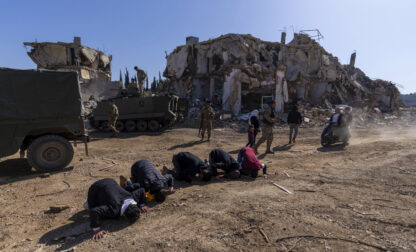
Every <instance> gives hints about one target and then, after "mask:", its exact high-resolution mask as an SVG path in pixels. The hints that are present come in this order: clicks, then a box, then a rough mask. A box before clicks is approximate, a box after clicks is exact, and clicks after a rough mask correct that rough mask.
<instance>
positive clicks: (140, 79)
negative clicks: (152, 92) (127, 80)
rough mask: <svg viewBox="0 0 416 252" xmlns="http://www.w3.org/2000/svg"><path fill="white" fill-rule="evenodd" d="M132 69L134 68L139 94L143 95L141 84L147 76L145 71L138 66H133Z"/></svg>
mask: <svg viewBox="0 0 416 252" xmlns="http://www.w3.org/2000/svg"><path fill="white" fill-rule="evenodd" d="M134 70H136V72H137V82H138V83H137V84H138V86H139V87H138V88H139V95H140V96H143V84H144V81H145V80H146V78H147V74H146V73H145V71H143V70H142V69H140V68H138V67H137V66H135V67H134Z"/></svg>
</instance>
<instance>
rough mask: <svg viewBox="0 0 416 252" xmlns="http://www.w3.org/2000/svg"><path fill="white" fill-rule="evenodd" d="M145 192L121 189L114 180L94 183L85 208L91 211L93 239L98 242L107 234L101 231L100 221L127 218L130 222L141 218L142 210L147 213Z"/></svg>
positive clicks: (140, 189)
mask: <svg viewBox="0 0 416 252" xmlns="http://www.w3.org/2000/svg"><path fill="white" fill-rule="evenodd" d="M145 202H146V198H145V191H144V189H143V188H138V189H136V190H134V191H133V192H132V193H130V192H128V191H126V190H125V189H123V188H121V187H120V186H119V185H118V184H117V182H116V181H115V180H114V179H110V178H106V179H101V180H98V181H96V182H95V183H93V184H92V185H91V186H90V188H89V190H88V199H87V203H86V204H85V208H86V209H87V210H89V215H90V221H91V228H92V229H93V231H94V235H93V237H92V238H93V239H94V240H98V239H101V238H103V236H104V235H105V234H106V232H105V231H104V230H101V229H100V219H102V218H119V217H120V216H126V218H127V219H128V220H129V221H130V222H132V223H133V222H135V221H136V220H137V219H138V218H139V217H140V210H142V211H144V212H146V211H147V210H148V208H147V207H146V205H145Z"/></svg>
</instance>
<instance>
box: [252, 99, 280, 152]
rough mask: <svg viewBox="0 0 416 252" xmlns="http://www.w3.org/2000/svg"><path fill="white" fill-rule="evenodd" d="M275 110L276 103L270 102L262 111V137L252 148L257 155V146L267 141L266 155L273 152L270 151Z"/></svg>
mask: <svg viewBox="0 0 416 252" xmlns="http://www.w3.org/2000/svg"><path fill="white" fill-rule="evenodd" d="M275 108H276V102H275V101H271V102H269V103H268V106H267V107H266V109H265V111H264V116H263V127H262V131H263V133H262V135H261V138H260V140H259V141H258V142H257V144H256V145H255V146H254V151H255V152H256V153H257V149H258V148H259V146H260V145H261V144H262V143H264V142H265V141H266V140H267V150H266V154H273V153H274V152H273V151H272V150H271V149H270V148H271V146H272V142H273V126H274V125H275V124H276V122H277V120H276V115H275V111H274V110H275Z"/></svg>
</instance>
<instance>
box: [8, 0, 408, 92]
mask: <svg viewBox="0 0 416 252" xmlns="http://www.w3.org/2000/svg"><path fill="white" fill-rule="evenodd" d="M415 13H416V1H415V0H396V1H391V0H390V1H387V0H290V1H289V0H288V1H280V0H255V1H254V0H209V1H203V0H152V1H137V0H136V1H123V0H121V1H110V0H100V1H98V0H97V1H79V0H73V1H56V0H43V1H29V0H27V1H23V0H22V1H19V0H14V1H2V2H1V8H0V24H2V25H1V29H0V45H1V47H0V67H10V68H21V69H27V68H35V67H36V65H35V64H34V63H33V62H32V61H31V59H30V58H29V57H28V56H27V55H26V49H25V48H24V46H23V42H31V41H38V42H44V41H51V42H56V41H63V42H71V41H72V40H73V37H74V36H80V37H81V38H82V43H83V44H84V45H86V46H89V47H92V48H96V49H100V50H103V51H104V52H105V53H107V54H112V55H113V62H112V72H113V79H118V77H119V71H120V69H123V70H124V69H125V67H127V68H128V69H129V71H130V72H131V73H132V72H133V66H135V65H137V66H139V67H140V68H142V69H144V70H145V71H147V72H148V75H149V79H150V78H152V76H154V75H156V76H157V75H158V72H159V71H161V72H163V70H164V68H165V66H166V59H165V51H167V52H168V53H170V52H171V51H172V50H173V49H174V48H175V47H176V46H178V45H182V44H184V43H185V38H186V37H187V36H191V35H192V36H197V37H199V38H200V41H202V40H206V39H209V38H215V37H217V36H220V35H222V34H226V33H244V34H247V33H249V34H252V35H253V36H256V37H258V38H260V39H263V40H268V41H280V33H281V31H282V30H286V31H287V33H288V40H287V41H290V39H291V38H292V35H293V31H295V32H298V31H299V30H303V29H319V30H320V31H321V33H322V34H323V35H324V39H323V40H321V41H320V43H321V45H323V46H324V48H325V49H326V50H327V51H328V52H329V53H332V54H333V55H335V56H337V57H338V58H339V60H340V61H341V63H343V64H347V63H348V62H349V58H350V55H351V53H352V52H354V51H357V60H356V66H357V67H359V68H361V69H362V70H363V71H364V72H365V73H366V74H367V75H368V76H369V77H370V78H380V79H385V80H390V81H393V82H395V83H398V84H399V85H400V86H402V88H399V90H400V92H402V93H409V92H416V78H415V77H414V75H413V71H415V70H414V69H413V67H415V66H416V64H415V63H414V59H416V49H415V45H416V33H415V25H416V22H415V21H416V15H415Z"/></svg>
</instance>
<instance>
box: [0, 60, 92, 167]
mask: <svg viewBox="0 0 416 252" xmlns="http://www.w3.org/2000/svg"><path fill="white" fill-rule="evenodd" d="M0 139H1V140H0V158H1V157H6V156H10V155H13V154H15V153H16V152H18V151H19V150H20V154H21V157H24V153H25V152H26V150H27V160H28V163H29V164H30V165H31V166H32V167H34V168H35V169H37V170H38V171H46V170H48V171H50V170H58V169H62V168H65V167H66V166H67V165H68V164H69V163H70V162H71V161H72V158H73V156H74V150H73V148H72V145H71V143H70V142H69V141H77V140H78V141H84V142H85V147H87V144H86V142H87V134H86V132H85V129H84V121H83V117H82V103H81V95H80V88H79V83H78V75H77V73H76V72H58V71H43V70H42V71H39V70H15V69H8V68H0ZM85 150H86V151H87V148H86V149H85Z"/></svg>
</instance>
